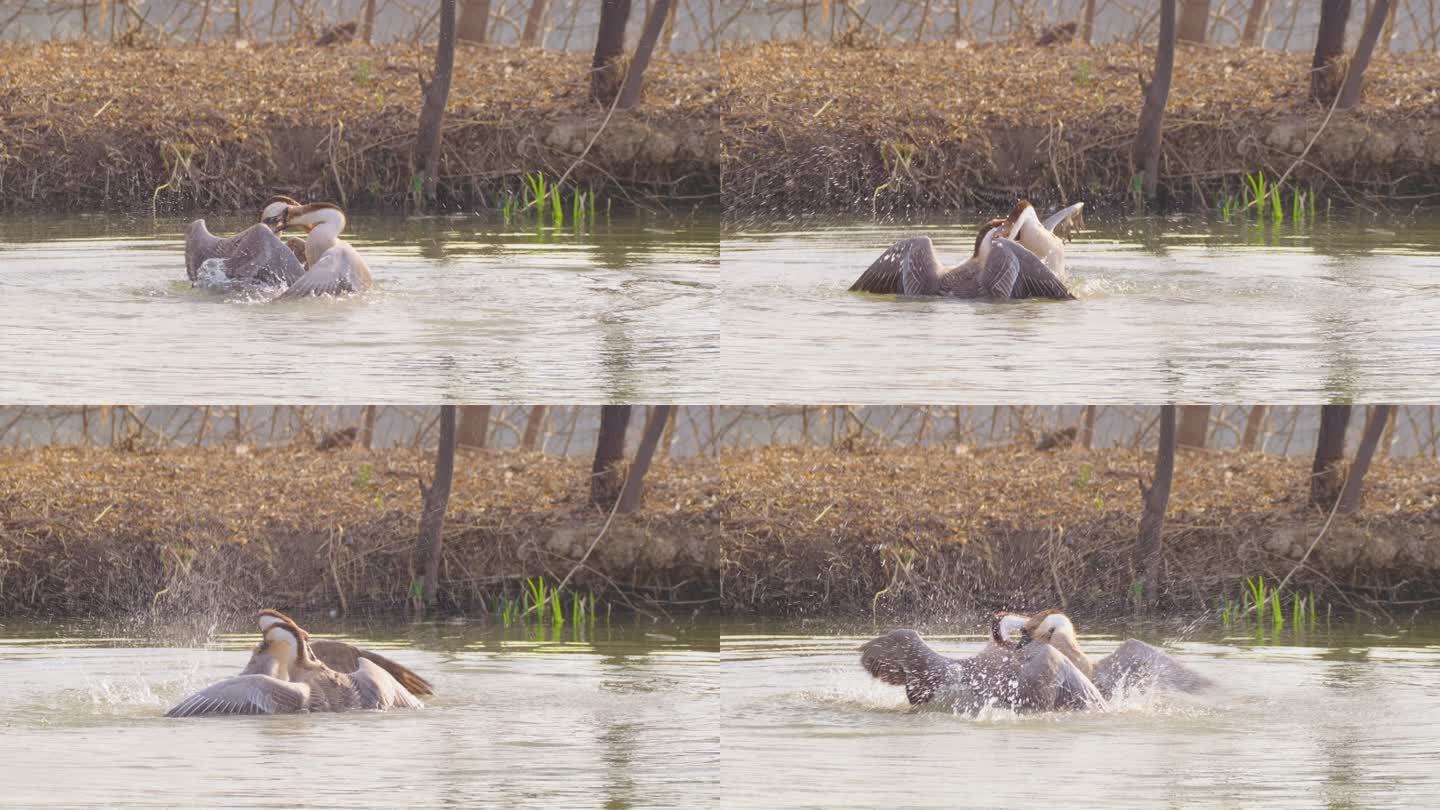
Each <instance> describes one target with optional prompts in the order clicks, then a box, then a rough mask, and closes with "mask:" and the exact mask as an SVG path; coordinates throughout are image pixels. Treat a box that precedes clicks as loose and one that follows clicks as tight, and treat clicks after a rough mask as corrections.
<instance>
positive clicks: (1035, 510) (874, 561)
mask: <svg viewBox="0 0 1440 810" xmlns="http://www.w3.org/2000/svg"><path fill="white" fill-rule="evenodd" d="M1153 466H1154V454H1153V451H1151V452H1137V451H1133V450H1127V449H1114V450H1093V451H1092V450H1083V449H1078V448H1071V449H1064V450H1057V451H1051V452H1039V451H1035V450H1028V449H1027V450H1011V449H970V448H964V447H961V448H959V449H958V450H957V449H954V448H945V449H901V450H871V449H863V448H862V449H857V450H854V451H846V450H844V449H829V448H824V449H803V448H771V449H765V450H758V451H736V452H731V453H729V454H728V455H727V456H726V457H725V459H724V463H723V464H722V469H723V477H724V483H723V487H724V492H725V502H724V504H723V507H722V511H723V514H724V515H725V531H724V538H725V549H724V559H723V561H722V563H721V588H722V603H723V604H724V606H725V607H726V608H727V609H728V610H730V611H733V612H735V613H737V614H742V615H754V616H763V617H787V618H798V617H806V616H820V617H826V618H846V617H852V618H853V617H860V616H864V617H866V618H869V617H870V616H871V615H872V611H873V614H874V615H875V616H878V617H882V618H883V617H887V616H892V617H906V618H915V617H924V616H936V615H947V614H950V615H953V614H955V613H959V612H973V611H988V610H992V609H995V608H998V607H1011V608H1016V609H1037V608H1043V607H1056V606H1062V607H1066V608H1080V609H1084V610H1085V611H1086V612H1087V614H1089V615H1097V616H1107V615H1110V616H1118V615H1121V614H1124V613H1126V612H1128V611H1129V610H1130V602H1129V589H1130V586H1131V584H1132V582H1133V581H1134V580H1135V573H1134V572H1135V569H1134V567H1133V565H1132V548H1133V546H1134V543H1135V538H1136V534H1137V531H1138V527H1139V518H1140V508H1141V503H1140V494H1139V487H1138V484H1137V482H1138V480H1139V478H1140V477H1141V476H1148V475H1149V474H1150V472H1151V470H1152V469H1153ZM1309 475H1310V467H1309V463H1308V461H1305V460H1301V459H1287V458H1279V457H1274V456H1266V455H1262V454H1259V453H1244V452H1238V451H1237V452H1207V451H1182V454H1181V457H1180V459H1179V460H1178V463H1177V467H1176V473H1175V480H1174V488H1173V490H1172V494H1171V499H1170V508H1169V512H1168V520H1167V522H1166V524H1165V532H1164V538H1163V542H1164V550H1163V558H1162V565H1161V578H1162V581H1161V583H1160V584H1159V590H1160V592H1161V594H1162V600H1161V607H1162V608H1164V609H1166V610H1171V611H1196V610H1204V609H1211V608H1215V607H1217V606H1218V605H1219V604H1220V603H1222V602H1223V600H1224V599H1225V598H1226V597H1229V598H1231V599H1236V600H1238V599H1239V596H1240V589H1241V587H1242V582H1243V580H1244V579H1245V578H1246V577H1253V576H1264V577H1266V578H1267V579H1268V580H1269V581H1270V583H1271V584H1272V585H1273V584H1274V583H1276V582H1278V581H1279V580H1281V579H1282V578H1284V577H1285V576H1286V575H1287V574H1290V573H1291V572H1292V571H1293V572H1294V575H1293V577H1292V579H1291V582H1290V585H1289V586H1287V590H1288V589H1291V588H1293V589H1297V590H1298V591H1300V592H1302V593H1303V592H1306V591H1313V592H1315V593H1318V594H1322V595H1323V598H1324V599H1325V600H1327V601H1328V602H1329V603H1332V604H1335V605H1337V606H1338V607H1340V608H1346V607H1353V608H1355V609H1359V610H1364V611H1367V612H1370V613H1376V614H1384V613H1389V614H1391V615H1396V616H1403V615H1407V614H1408V613H1409V612H1410V611H1411V610H1414V609H1415V608H1416V607H1418V606H1423V605H1424V604H1425V602H1424V601H1422V600H1425V599H1430V600H1431V603H1432V604H1440V600H1435V599H1434V597H1440V462H1437V461H1436V460H1435V459H1431V458H1426V459H1407V460H1393V459H1377V460H1376V463H1375V464H1374V466H1373V467H1372V468H1371V470H1370V473H1369V475H1368V476H1367V478H1366V481H1365V490H1364V504H1363V508H1362V510H1361V511H1360V512H1359V513H1358V514H1356V515H1354V516H1349V517H1345V516H1337V517H1336V518H1335V521H1334V523H1333V525H1331V527H1330V528H1329V530H1328V532H1326V533H1325V535H1324V536H1323V538H1321V540H1320V542H1319V543H1318V544H1317V545H1316V546H1315V548H1314V551H1313V552H1312V553H1311V555H1310V557H1309V559H1308V560H1306V561H1305V562H1304V564H1301V563H1300V560H1301V558H1302V557H1304V555H1305V551H1306V549H1307V548H1308V547H1309V546H1310V544H1311V542H1312V541H1313V540H1314V539H1315V538H1316V536H1317V535H1318V534H1319V533H1320V530H1321V527H1322V526H1323V525H1324V523H1325V518H1326V515H1325V514H1321V513H1320V511H1319V510H1318V509H1315V508H1313V507H1310V506H1308V505H1307V499H1308V498H1307V496H1308V492H1309Z"/></svg>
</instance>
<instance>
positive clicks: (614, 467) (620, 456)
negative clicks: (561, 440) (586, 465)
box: [590, 405, 630, 510]
mask: <svg viewBox="0 0 1440 810" xmlns="http://www.w3.org/2000/svg"><path fill="white" fill-rule="evenodd" d="M629 426H630V406H629V405H602V406H601V407H600V433H599V435H598V436H596V437H595V463H594V465H592V466H591V468H590V502H591V503H593V504H595V505H596V506H598V507H600V508H601V509H605V510H609V509H611V508H612V507H614V506H615V499H616V498H618V497H620V489H621V487H623V486H624V484H625V481H624V479H623V478H621V475H620V473H621V470H622V469H623V467H624V464H625V431H626V430H627V429H628V428H629Z"/></svg>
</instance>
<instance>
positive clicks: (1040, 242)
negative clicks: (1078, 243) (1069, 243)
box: [1000, 200, 1085, 281]
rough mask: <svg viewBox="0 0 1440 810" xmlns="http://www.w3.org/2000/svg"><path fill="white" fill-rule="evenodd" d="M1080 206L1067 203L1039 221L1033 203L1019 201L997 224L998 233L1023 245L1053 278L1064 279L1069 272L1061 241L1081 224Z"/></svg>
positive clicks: (1079, 203) (1082, 222)
mask: <svg viewBox="0 0 1440 810" xmlns="http://www.w3.org/2000/svg"><path fill="white" fill-rule="evenodd" d="M1084 208H1085V203H1083V202H1078V203H1075V204H1074V205H1068V206H1066V207H1064V208H1061V209H1060V210H1059V211H1056V212H1055V213H1053V214H1051V215H1050V216H1048V217H1046V218H1045V221H1044V222H1041V221H1040V217H1039V216H1038V215H1037V214H1036V213H1035V206H1033V205H1031V204H1030V201H1029V200H1020V201H1019V202H1017V203H1015V207H1014V208H1012V209H1010V215H1009V216H1008V217H1006V219H1005V222H1004V224H1002V225H1001V226H1000V235H1001V236H1003V237H1005V238H1007V239H1013V240H1015V241H1016V242H1019V243H1020V244H1022V245H1024V246H1025V248H1026V249H1027V250H1029V251H1030V252H1031V253H1034V254H1035V256H1036V258H1038V259H1040V261H1042V262H1044V263H1045V266H1046V267H1048V268H1050V271H1051V272H1052V273H1054V274H1055V277H1056V278H1058V279H1060V280H1061V281H1066V280H1068V279H1069V274H1068V273H1067V272H1066V271H1065V240H1067V239H1069V238H1070V236H1071V235H1072V234H1074V232H1075V231H1076V230H1078V229H1079V228H1080V227H1082V226H1083V225H1084V224H1085V221H1084V217H1083V216H1082V215H1081V212H1082V211H1083V210H1084Z"/></svg>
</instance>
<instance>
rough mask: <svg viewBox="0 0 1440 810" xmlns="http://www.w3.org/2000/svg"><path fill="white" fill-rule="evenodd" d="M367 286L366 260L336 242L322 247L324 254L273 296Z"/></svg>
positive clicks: (341, 291)
mask: <svg viewBox="0 0 1440 810" xmlns="http://www.w3.org/2000/svg"><path fill="white" fill-rule="evenodd" d="M369 286H370V270H369V268H367V267H366V266H365V260H364V259H361V258H360V254H358V253H356V252H355V251H354V249H352V248H350V247H349V246H348V245H346V246H336V247H333V248H331V249H329V250H327V251H325V255H323V256H321V257H320V258H319V260H317V261H316V262H315V264H314V266H312V267H311V268H310V269H309V270H306V271H305V274H304V275H302V276H300V278H299V279H297V280H296V281H294V282H292V283H291V285H290V289H288V290H286V291H285V292H284V293H282V294H281V295H280V298H279V299H276V300H281V299H294V298H309V297H310V296H312V295H341V294H344V293H352V292H359V291H360V290H364V289H367V288H368V287H369Z"/></svg>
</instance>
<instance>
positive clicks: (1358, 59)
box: [1337, 0, 1390, 110]
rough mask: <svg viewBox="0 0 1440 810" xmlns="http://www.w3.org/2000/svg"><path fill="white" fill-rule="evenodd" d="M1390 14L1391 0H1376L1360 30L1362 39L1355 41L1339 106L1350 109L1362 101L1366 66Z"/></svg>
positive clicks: (1341, 88)
mask: <svg viewBox="0 0 1440 810" xmlns="http://www.w3.org/2000/svg"><path fill="white" fill-rule="evenodd" d="M1389 16H1390V0H1374V2H1372V3H1371V5H1370V13H1369V14H1368V15H1366V17H1365V28H1364V30H1362V31H1361V32H1360V41H1359V42H1357V43H1355V55H1354V56H1353V57H1351V58H1350V66H1349V67H1348V68H1346V70H1345V83H1344V84H1343V85H1341V86H1340V101H1339V102H1338V104H1337V106H1338V107H1340V109H1342V110H1348V109H1350V108H1351V107H1354V106H1355V105H1357V104H1359V103H1360V91H1361V90H1362V89H1363V87H1364V82H1365V68H1367V67H1369V66H1370V57H1371V55H1372V54H1374V53H1375V43H1376V41H1378V40H1379V39H1380V30H1381V29H1382V28H1384V27H1385V19H1386V18H1387V17H1389Z"/></svg>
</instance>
